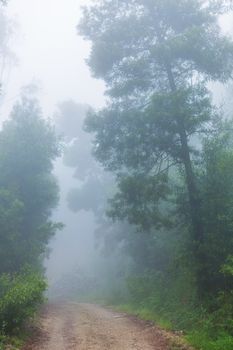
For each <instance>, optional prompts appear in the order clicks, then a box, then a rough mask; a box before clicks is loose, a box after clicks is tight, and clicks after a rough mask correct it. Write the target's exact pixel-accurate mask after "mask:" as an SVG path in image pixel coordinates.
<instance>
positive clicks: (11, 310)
mask: <svg viewBox="0 0 233 350" xmlns="http://www.w3.org/2000/svg"><path fill="white" fill-rule="evenodd" d="M45 288H46V282H45V280H44V278H43V276H41V274H40V273H38V272H33V271H30V270H29V271H23V272H21V273H19V274H14V275H10V274H3V275H1V276H0V349H4V347H5V346H6V345H7V344H9V343H11V344H13V346H14V347H16V348H17V347H18V346H20V345H21V344H22V342H23V340H24V337H25V336H26V331H25V328H24V326H25V324H26V322H28V321H29V320H31V321H32V319H33V317H34V315H35V314H36V312H37V310H38V307H39V305H40V304H41V303H42V302H43V300H44V296H43V293H44V290H45Z"/></svg>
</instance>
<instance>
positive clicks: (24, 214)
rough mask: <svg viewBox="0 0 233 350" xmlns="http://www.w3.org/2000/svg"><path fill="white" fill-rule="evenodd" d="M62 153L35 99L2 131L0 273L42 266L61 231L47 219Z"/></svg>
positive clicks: (18, 107)
mask: <svg viewBox="0 0 233 350" xmlns="http://www.w3.org/2000/svg"><path fill="white" fill-rule="evenodd" d="M59 152H60V150H59V141H58V139H57V137H56V134H55V131H54V128H53V126H52V125H51V124H50V122H49V121H46V120H45V119H43V117H42V115H41V112H40V109H39V107H38V104H37V102H36V101H35V100H31V99H28V98H26V97H25V98H23V99H22V101H21V102H20V103H18V104H17V105H16V106H15V107H14V109H13V112H12V115H11V118H10V119H9V120H7V121H6V122H5V123H4V125H3V128H2V130H1V132H0V167H1V169H2V171H1V174H0V220H1V227H2V230H1V233H0V242H1V248H0V273H1V272H2V273H3V272H13V273H14V272H16V271H18V270H20V269H21V268H22V267H23V266H24V265H25V264H30V265H37V264H39V260H40V257H41V255H42V254H44V253H45V251H46V246H47V244H48V242H49V239H50V238H51V237H52V236H53V235H54V233H55V231H56V230H57V228H58V226H57V225H56V224H53V223H52V222H50V219H49V218H50V215H51V210H52V209H53V208H54V207H55V206H56V204H57V202H58V186H57V183H56V180H55V179H54V177H53V175H52V174H51V172H52V168H53V161H54V160H55V159H56V157H57V156H58V155H59Z"/></svg>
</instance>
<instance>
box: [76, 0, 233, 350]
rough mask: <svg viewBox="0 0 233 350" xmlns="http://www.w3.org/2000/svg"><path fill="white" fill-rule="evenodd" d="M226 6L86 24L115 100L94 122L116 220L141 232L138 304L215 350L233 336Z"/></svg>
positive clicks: (120, 12) (193, 5)
mask: <svg viewBox="0 0 233 350" xmlns="http://www.w3.org/2000/svg"><path fill="white" fill-rule="evenodd" d="M228 5H229V2H228V1H223V2H222V1H209V2H206V1H201V0H200V1H196V0H182V1H178V2H177V1H175V0H164V1H160V0H154V1H146V0H132V1H131V0H129V1H123V0H120V1H116V0H110V1H107V0H103V1H101V2H97V3H96V2H95V3H94V4H93V5H90V6H87V7H86V8H85V9H84V16H83V20H82V21H81V24H80V26H79V29H80V31H81V34H82V35H83V36H84V38H85V39H87V40H89V41H91V44H92V50H91V53H90V57H89V65H90V68H91V70H92V72H93V73H94V75H95V76H96V77H98V78H101V79H103V80H104V82H105V84H106V87H107V94H108V96H109V103H108V104H107V105H106V107H105V108H104V109H103V110H101V111H98V112H91V113H89V116H88V118H87V119H86V130H87V131H88V132H91V133H93V134H94V142H93V144H94V148H93V152H94V155H95V156H96V158H97V159H98V160H99V161H100V162H101V164H102V165H103V166H104V167H105V168H106V169H107V170H109V171H111V172H113V173H114V174H116V177H117V184H118V193H116V195H115V196H114V198H113V199H112V200H111V202H110V203H111V208H110V209H108V213H109V214H110V216H111V217H112V218H114V219H115V220H117V219H119V220H123V221H125V220H127V221H128V222H129V223H130V224H131V225H135V226H136V228H137V230H132V231H130V232H129V233H128V232H127V233H126V232H124V233H123V235H124V238H123V240H122V235H121V236H120V238H119V240H121V241H123V244H124V247H125V249H126V251H127V253H128V254H129V255H130V256H131V257H132V258H133V261H134V269H132V271H130V275H131V277H130V278H129V280H128V289H129V293H130V298H129V304H130V306H132V309H134V310H136V312H138V313H139V315H141V316H142V317H143V318H149V319H152V320H156V319H162V320H167V321H168V323H169V324H170V325H171V327H172V328H175V329H181V330H185V331H186V332H188V337H189V340H190V341H191V342H192V343H193V344H194V345H196V346H197V347H199V348H200V349H207V350H209V349H218V350H219V349H224V350H225V349H230V348H232V336H233V334H232V329H233V323H232V312H233V310H232V305H233V300H232V291H233V276H232V275H233V274H232V271H233V268H232V265H233V264H232V251H233V178H232V174H233V143H232V140H233V137H232V121H230V122H229V123H225V122H223V121H221V122H220V121H219V120H217V116H218V114H219V113H218V111H217V110H216V108H215V106H214V105H213V103H212V100H211V95H210V93H209V91H208V88H209V85H208V83H209V81H218V82H223V83H224V82H226V81H227V80H228V79H230V77H231V76H232V71H233V42H232V41H231V40H230V39H229V38H228V37H226V36H224V35H223V34H222V33H221V29H220V27H219V23H218V17H219V15H221V14H222V13H224V12H225V11H227V8H229V6H228ZM219 119H220V118H219ZM133 227H134V226H133ZM134 228H135V227H134ZM132 276H134V277H132ZM155 315H156V316H155ZM198 333H199V335H198Z"/></svg>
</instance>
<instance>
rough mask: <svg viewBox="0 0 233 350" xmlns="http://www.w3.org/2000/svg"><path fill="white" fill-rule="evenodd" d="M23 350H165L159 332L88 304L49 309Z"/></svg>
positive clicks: (165, 344) (72, 304)
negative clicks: (37, 330)
mask: <svg viewBox="0 0 233 350" xmlns="http://www.w3.org/2000/svg"><path fill="white" fill-rule="evenodd" d="M39 328H40V331H39V332H38V334H36V335H35V337H34V339H32V340H31V341H29V342H28V344H26V346H25V347H24V349H23V350H37V349H38V350H43V349H44V350H76V349H77V350H110V349H111V350H152V349H153V350H168V349H169V346H168V342H167V340H166V339H165V338H164V337H163V335H162V333H161V331H160V330H159V329H157V328H156V327H153V326H152V325H149V324H146V323H144V322H139V321H137V320H135V319H132V318H129V317H127V316H125V315H124V314H119V313H115V312H112V311H109V310H106V309H104V308H102V307H99V306H95V305H90V304H76V303H66V304H63V305H49V306H48V307H46V309H45V310H44V311H43V312H42V315H41V321H40V327H39Z"/></svg>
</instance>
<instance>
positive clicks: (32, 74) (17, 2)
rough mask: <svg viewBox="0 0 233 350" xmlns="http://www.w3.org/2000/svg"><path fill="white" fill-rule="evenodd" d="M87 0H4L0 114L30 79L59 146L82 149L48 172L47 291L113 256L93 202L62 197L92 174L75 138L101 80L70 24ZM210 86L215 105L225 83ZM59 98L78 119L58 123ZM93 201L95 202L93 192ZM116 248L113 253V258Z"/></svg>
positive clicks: (226, 25) (228, 24)
mask: <svg viewBox="0 0 233 350" xmlns="http://www.w3.org/2000/svg"><path fill="white" fill-rule="evenodd" d="M86 3H87V1H84V0H83V1H79V0H67V1H64V0H40V1H38V0H30V1H28V0H10V1H9V4H8V6H7V8H6V10H5V11H6V13H7V16H8V17H9V18H10V19H11V21H12V28H13V34H12V37H11V41H10V43H9V46H10V47H11V48H12V57H13V59H12V61H11V62H9V65H8V67H7V68H6V70H5V73H4V76H3V96H2V103H1V121H3V120H5V119H6V118H7V115H8V113H9V111H10V110H11V108H12V105H13V104H14V102H15V99H17V97H19V96H20V94H21V91H22V88H23V87H24V86H27V85H29V84H35V85H36V86H37V87H38V91H37V97H38V98H39V100H40V103H41V106H42V108H43V112H44V114H45V115H46V117H49V118H53V119H54V122H55V124H56V127H57V128H58V130H59V132H60V133H61V134H63V135H64V138H65V143H66V145H65V146H64V147H65V150H67V149H68V152H69V150H71V153H72V149H73V151H76V150H77V148H75V147H74V143H75V142H76V141H77V140H78V141H79V144H78V147H79V149H83V152H84V153H83V154H82V155H81V156H80V157H81V158H82V159H81V158H79V159H78V160H77V159H74V161H72V160H71V161H69V160H68V161H65V156H62V158H61V159H59V160H58V161H57V162H56V163H55V169H54V173H55V175H56V177H57V179H58V183H59V186H60V204H59V207H58V208H57V209H56V210H55V212H54V214H53V216H54V219H55V220H56V221H58V222H62V223H64V229H63V230H62V231H61V232H59V233H57V235H56V237H54V238H53V239H52V241H51V243H50V247H49V248H50V257H49V259H47V260H46V262H45V266H46V270H47V276H48V279H49V285H50V288H51V289H52V290H53V287H54V286H56V287H57V285H58V284H59V283H60V284H62V283H63V285H62V286H63V287H64V290H65V289H66V287H67V285H66V284H67V283H66V282H64V281H67V280H68V279H69V276H71V275H72V274H73V273H75V274H85V273H86V276H88V275H89V276H90V277H91V278H97V277H96V273H99V272H100V270H98V268H99V266H100V268H101V267H103V266H106V260H105V259H108V260H107V261H108V266H113V265H114V261H115V260H114V259H115V257H114V254H115V253H113V252H114V249H113V250H111V252H112V254H111V256H112V258H111V259H109V256H108V257H106V252H104V249H103V244H104V243H103V238H104V237H103V238H101V237H100V236H101V235H100V234H99V235H98V234H96V230H97V229H98V228H99V227H101V225H100V223H99V222H98V216H99V215H103V212H101V214H99V211H98V210H99V208H98V210H97V212H96V213H94V209H93V208H89V209H86V210H82V209H79V210H76V209H74V210H72V208H70V207H71V206H72V205H71V206H69V203H68V195H69V193H70V191H71V190H72V189H82V186H83V185H84V184H85V183H86V182H88V181H92V180H93V175H94V177H95V176H96V168H92V166H91V167H90V172H92V174H90V173H88V174H85V175H84V176H82V172H83V169H79V166H78V162H80V163H79V164H81V165H83V166H84V167H85V166H87V164H86V163H85V161H84V158H85V160H86V161H87V158H88V157H87V158H86V156H87V153H85V152H86V150H85V149H86V147H87V148H88V152H89V154H90V152H91V149H90V148H89V147H90V140H86V139H83V140H84V141H83V144H82V143H80V139H81V141H82V135H83V134H82V131H81V125H82V121H83V113H82V111H81V112H80V111H79V110H78V109H79V106H87V107H86V108H88V106H91V107H93V108H97V109H98V108H100V107H102V106H103V105H104V103H105V96H104V89H105V88H104V83H103V82H102V81H100V80H96V79H94V78H93V77H92V76H91V73H90V71H89V69H88V67H87V64H86V63H85V60H86V58H87V57H88V55H89V52H90V44H89V43H87V42H85V41H84V40H83V39H82V38H81V36H79V35H78V33H77V28H76V26H77V24H78V22H79V19H80V16H81V6H82V5H83V4H86ZM221 25H222V27H223V29H224V31H229V30H232V15H230V16H225V17H224V18H222V19H221ZM213 91H214V94H215V99H216V101H218V102H219V103H220V104H221V102H222V101H223V100H224V96H225V90H224V89H222V87H219V86H214V87H213ZM64 101H66V102H67V101H70V103H71V104H72V103H73V104H76V106H77V115H76V118H77V120H76V121H74V120H71V119H69V115H68V114H67V115H65V114H64V115H62V118H64V116H65V117H67V121H66V122H65V123H63V127H62V125H61V119H60V120H59V113H60V114H61V108H60V105H61V104H62V103H63V102H64ZM63 122H64V120H63ZM66 123H67V124H68V125H69V123H71V126H72V127H73V130H74V133H73V134H72V135H69V130H66V126H65V127H64V125H65V124H66ZM67 129H68V128H67ZM73 147H74V148H73ZM81 153H82V152H81ZM72 157H73V156H72V155H71V158H72ZM74 158H75V157H74ZM93 162H94V159H93ZM98 171H99V170H98ZM98 171H97V173H98ZM100 171H102V170H100ZM79 172H80V173H79ZM101 176H105V175H103V174H102V175H101ZM101 176H100V177H101ZM108 181H110V185H109V189H110V191H111V190H112V191H114V189H112V187H114V185H113V184H112V183H111V181H113V180H108ZM79 194H80V193H79ZM93 195H95V194H93ZM92 200H93V201H94V199H93V198H92ZM101 210H102V209H101ZM100 230H101V229H100ZM103 236H104V235H103ZM105 238H106V237H105ZM113 245H114V243H113ZM117 254H118V253H117V252H116V259H117ZM118 263H119V261H118ZM111 264H112V265H111ZM122 269H124V268H123V267H122ZM113 270H114V269H113ZM110 274H111V272H110ZM61 281H63V282H61ZM65 285H66V286H65ZM68 289H69V288H68ZM53 292H54V290H53ZM59 293H60V294H62V292H61V291H58V295H60V294H59Z"/></svg>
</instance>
